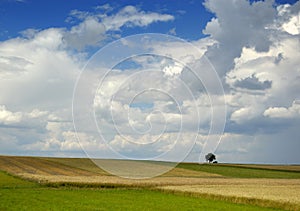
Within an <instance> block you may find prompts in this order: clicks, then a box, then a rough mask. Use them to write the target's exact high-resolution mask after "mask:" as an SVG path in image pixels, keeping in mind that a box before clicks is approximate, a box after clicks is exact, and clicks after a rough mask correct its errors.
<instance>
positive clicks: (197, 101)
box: [0, 0, 300, 163]
mask: <svg viewBox="0 0 300 211" xmlns="http://www.w3.org/2000/svg"><path fill="white" fill-rule="evenodd" d="M299 11H300V2H299V1H276V2H275V1H272V0H268V1H251V2H249V1H247V0H241V1H234V0H228V1H219V0H206V1H193V0H191V1H185V2H183V1H179V0H178V1H174V0H172V1H171V0H166V1H159V0H155V1H130V2H128V1H83V0H79V1H74V2H72V4H71V3H69V2H68V1H58V0H53V1H39V0H22V1H21V0H19V1H14V0H4V1H1V2H0V90H1V91H0V153H1V154H14V155H39V156H71V157H77V156H80V157H82V156H84V157H86V156H99V157H114V158H115V157H118V156H121V158H124V156H125V157H127V158H130V159H151V158H157V159H165V160H173V161H176V162H179V161H182V160H184V159H186V160H188V161H194V162H198V161H199V160H200V161H203V157H204V156H203V153H206V152H210V151H212V152H214V153H216V154H217V158H218V160H220V161H221V162H244V163H300V156H299V153H298V149H299V148H300V141H299V138H298V137H299V136H300V134H299V129H298V127H299V124H300V95H299V89H300V84H299V78H300V74H299V73H300V70H299V66H300V64H299V61H300V59H299V58H300V54H299V52H300V46H299V36H300V26H299V24H300V12H299ZM143 33H152V34H146V35H143ZM153 33H154V34H153ZM155 33H160V35H157V34H155ZM136 34H140V35H138V36H133V35H136ZM168 35H172V37H170V36H168ZM127 36H130V37H127ZM120 38H123V39H120ZM112 41H115V42H112ZM98 50H99V51H98ZM96 52H97V53H96ZM142 53H143V54H142ZM117 58H119V59H120V60H119V61H116V60H117ZM116 62H117V63H116ZM110 65H113V67H114V68H112V69H109V68H110ZM100 79H101V80H100ZM76 81H77V82H78V83H77V84H76ZM74 102H75V105H74ZM87 102H89V103H90V104H89V103H87ZM72 103H73V105H72ZM76 103H77V104H76ZM86 105H89V106H90V107H85V106H86ZM72 106H73V108H75V113H74V111H73V113H72ZM76 109H77V110H76ZM81 109H83V110H81ZM84 109H87V110H84ZM88 109H92V112H91V111H90V110H88ZM76 112H78V113H76ZM89 112H91V113H93V114H94V117H93V118H94V119H89V118H90V116H89V115H88V114H89ZM74 115H75V117H74ZM74 119H75V128H76V130H75V129H74V125H73V120H74ZM94 120H95V123H97V124H96V125H94V122H93V121H94ZM90 121H92V122H90ZM91 131H92V132H91ZM112 149H113V150H112ZM160 156H161V157H160ZM165 156H167V157H165ZM176 156H177V157H176Z"/></svg>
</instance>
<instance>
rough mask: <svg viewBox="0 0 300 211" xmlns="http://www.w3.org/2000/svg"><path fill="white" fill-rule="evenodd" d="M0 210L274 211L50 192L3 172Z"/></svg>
mask: <svg viewBox="0 0 300 211" xmlns="http://www.w3.org/2000/svg"><path fill="white" fill-rule="evenodd" d="M0 181H1V182H0V202H1V203H0V210H249V211H250V210H275V209H267V208H262V207H257V206H251V205H242V204H234V203H229V202H224V201H218V200H209V199H202V198H196V197H189V196H183V195H174V194H171V193H162V192H159V191H154V190H145V189H78V188H47V187H44V186H40V185H38V184H36V183H33V182H29V181H23V180H21V179H18V178H16V177H12V176H10V175H8V174H6V173H3V172H0Z"/></svg>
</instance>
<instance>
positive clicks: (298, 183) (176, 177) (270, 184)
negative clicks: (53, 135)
mask: <svg viewBox="0 0 300 211" xmlns="http://www.w3.org/2000/svg"><path fill="white" fill-rule="evenodd" d="M107 162H108V161H107ZM110 162H112V163H114V164H116V162H125V161H110ZM123 164H124V163H123ZM137 165H149V168H153V169H154V168H159V166H160V165H162V164H161V163H150V164H149V163H148V164H145V163H144V164H143V163H141V162H138V163H137ZM180 166H181V165H180ZM180 166H178V167H176V168H174V169H172V170H171V171H169V172H167V173H165V174H164V175H161V176H159V177H155V178H150V179H138V180H137V179H126V178H120V177H117V176H113V175H111V174H109V173H107V172H105V171H103V170H102V169H100V168H99V167H97V166H96V165H95V164H94V163H93V162H92V161H91V160H89V159H84V158H41V157H39V158H37V157H15V156H0V170H2V171H5V172H8V173H9V174H12V175H16V176H18V177H21V178H24V179H28V180H33V181H37V182H39V183H41V184H45V185H48V186H59V185H64V186H68V185H69V186H76V187H93V188H101V187H127V188H130V187H134V188H137V187H138V188H151V189H158V190H160V191H163V192H171V193H175V194H185V195H192V196H199V197H206V198H213V199H220V200H225V201H231V202H238V203H249V204H255V205H260V206H267V207H277V208H282V209H286V210H300V196H299V195H300V171H299V168H298V167H297V166H294V167H293V169H292V170H291V168H290V167H289V166H267V168H266V169H269V170H266V172H268V171H270V168H271V167H273V170H271V171H270V172H271V173H272V174H275V176H276V174H282V173H285V172H282V171H283V170H287V172H288V171H294V172H292V173H293V175H292V176H293V179H291V178H288V177H287V178H233V177H230V176H226V175H225V176H224V175H222V172H221V173H216V172H214V173H212V172H208V171H201V170H197V169H196V170H193V169H187V168H184V166H183V167H180ZM204 167H207V166H204ZM258 167H259V168H262V167H260V166H258ZM211 168H212V170H214V171H215V170H216V169H217V168H218V167H217V166H215V167H214V166H212V167H211ZM219 168H225V169H227V167H226V166H224V164H222V165H221V166H219ZM243 168H246V167H245V166H243ZM255 168H257V166H256V167H255ZM285 168H286V169H285ZM294 169H296V170H294ZM236 171H241V169H237V170H236ZM261 171H263V170H261ZM250 172H251V171H250ZM253 172H254V173H255V171H253ZM266 175H268V174H266ZM287 175H288V174H287ZM295 175H296V177H295ZM297 175H299V176H297ZM273 176H274V175H273Z"/></svg>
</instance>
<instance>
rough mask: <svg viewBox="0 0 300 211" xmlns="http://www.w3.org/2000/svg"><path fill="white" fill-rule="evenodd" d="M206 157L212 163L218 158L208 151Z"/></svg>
mask: <svg viewBox="0 0 300 211" xmlns="http://www.w3.org/2000/svg"><path fill="white" fill-rule="evenodd" d="M205 159H206V161H208V162H210V163H211V162H213V161H214V160H216V156H215V155H214V154H213V153H208V154H207V155H205Z"/></svg>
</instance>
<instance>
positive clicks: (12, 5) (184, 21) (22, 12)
mask: <svg viewBox="0 0 300 211" xmlns="http://www.w3.org/2000/svg"><path fill="white" fill-rule="evenodd" d="M106 3H110V4H111V5H112V7H113V8H114V12H115V11H117V10H119V9H120V8H122V7H124V6H126V5H128V2H126V1H115V2H110V1H101V2H99V1H95V0H93V1H83V0H79V1H75V2H73V3H72V4H70V3H69V2H68V1H59V0H54V1H38V0H26V1H17V2H15V1H4V2H1V3H0V4H1V16H0V20H1V23H0V24H1V31H2V34H1V39H2V40H3V39H7V38H9V37H15V36H18V35H19V32H20V31H23V30H26V29H28V28H36V29H45V28H49V27H67V28H70V27H71V26H72V25H71V24H70V23H67V22H66V19H67V18H68V16H69V13H70V11H72V10H75V9H76V10H82V11H93V10H94V8H96V7H97V6H99V4H101V5H103V4H106ZM130 4H132V5H136V6H137V7H138V8H140V9H141V10H149V11H158V12H163V13H168V14H172V15H175V16H176V19H175V20H174V21H173V22H172V23H160V24H151V25H149V26H147V27H143V28H134V29H126V30H124V31H122V33H123V34H124V35H130V34H133V33H137V32H138V33H146V32H152V33H154V32H155V33H168V31H169V30H170V29H172V28H176V30H177V33H178V36H180V37H181V38H184V39H189V40H195V39H199V37H201V36H203V35H202V33H201V30H202V29H203V28H204V27H205V25H206V23H207V22H208V21H209V20H210V19H211V17H212V16H213V14H211V13H209V12H208V11H207V10H206V9H205V7H204V6H203V5H202V2H201V1H190V2H189V3H182V2H179V1H164V2H161V1H157V0H156V1H131V2H130Z"/></svg>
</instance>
